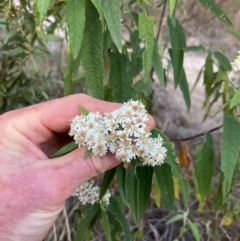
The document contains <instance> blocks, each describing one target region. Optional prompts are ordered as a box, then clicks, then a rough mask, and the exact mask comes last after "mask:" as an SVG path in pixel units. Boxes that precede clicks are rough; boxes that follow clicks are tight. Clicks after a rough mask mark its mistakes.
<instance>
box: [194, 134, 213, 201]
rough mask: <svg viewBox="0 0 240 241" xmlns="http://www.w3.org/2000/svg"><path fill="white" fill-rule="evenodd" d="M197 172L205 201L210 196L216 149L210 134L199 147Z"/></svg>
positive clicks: (206, 135)
mask: <svg viewBox="0 0 240 241" xmlns="http://www.w3.org/2000/svg"><path fill="white" fill-rule="evenodd" d="M195 171H196V178H197V184H198V188H199V192H200V196H201V200H202V201H205V199H206V198H207V197H208V196H209V195H210V191H211V179H212V176H213V172H214V149H213V140H212V136H211V134H210V133H206V134H205V142H204V143H203V144H202V145H200V146H198V147H197V154H196V164H195Z"/></svg>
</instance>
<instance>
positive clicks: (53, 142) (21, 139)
mask: <svg viewBox="0 0 240 241" xmlns="http://www.w3.org/2000/svg"><path fill="white" fill-rule="evenodd" d="M78 104H81V105H82V106H84V107H85V108H86V109H87V110H89V111H99V112H100V113H102V114H104V113H106V112H110V111H113V110H115V109H117V108H119V107H120V106H121V104H118V103H110V102H105V101H100V100H97V99H94V98H92V97H89V96H87V95H83V94H78V95H72V96H69V97H65V98H60V99H55V100H53V101H49V102H45V103H41V104H38V105H34V106H30V107H27V108H23V109H20V110H15V111H10V112H7V113H5V114H3V115H1V116H0V241H6V240H8V241H13V240H14V241H41V240H43V239H44V237H45V236H46V235H47V233H48V231H49V230H50V228H51V227H52V225H53V224H54V222H55V220H56V218H57V215H58V214H59V213H60V212H61V210H62V209H63V207H64V204H65V201H66V199H67V198H68V197H69V196H70V195H71V194H72V192H73V191H74V190H75V189H76V187H78V186H79V185H81V184H82V183H83V182H85V181H86V180H89V179H90V178H92V177H94V176H97V175H99V174H101V173H103V172H105V171H106V170H108V169H111V168H113V167H115V166H117V165H118V164H120V161H119V160H117V159H116V158H115V157H114V156H113V155H110V154H107V155H106V156H104V157H101V158H100V157H98V156H93V155H90V156H89V157H88V158H86V159H84V158H83V156H84V152H85V149H84V148H79V149H76V150H74V151H72V152H71V153H68V154H66V155H64V156H61V157H57V158H53V159H52V158H50V157H51V155H52V154H53V153H54V152H55V151H56V150H58V149H59V148H60V147H61V146H63V145H64V144H65V143H67V142H68V141H70V139H69V138H68V136H67V132H68V130H69V121H70V120H71V118H73V117H74V116H76V115H78V114H79V108H78ZM147 125H148V128H149V129H151V128H153V126H154V120H153V118H152V117H151V116H150V117H149V121H148V123H147Z"/></svg>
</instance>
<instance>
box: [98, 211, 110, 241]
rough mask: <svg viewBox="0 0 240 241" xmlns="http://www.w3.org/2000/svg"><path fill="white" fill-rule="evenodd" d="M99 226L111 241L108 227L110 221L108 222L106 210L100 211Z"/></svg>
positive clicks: (108, 240)
mask: <svg viewBox="0 0 240 241" xmlns="http://www.w3.org/2000/svg"><path fill="white" fill-rule="evenodd" d="M100 223H101V226H102V229H103V232H104V234H105V235H106V238H107V241H112V237H111V232H110V231H111V228H110V226H111V225H110V223H109V219H108V215H107V214H106V211H105V210H103V211H102V220H101V222H100Z"/></svg>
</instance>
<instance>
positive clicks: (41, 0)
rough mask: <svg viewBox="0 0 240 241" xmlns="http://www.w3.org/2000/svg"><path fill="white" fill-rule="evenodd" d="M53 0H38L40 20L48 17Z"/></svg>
mask: <svg viewBox="0 0 240 241" xmlns="http://www.w3.org/2000/svg"><path fill="white" fill-rule="evenodd" d="M51 1H52V0H38V1H37V6H38V11H39V14H40V22H41V23H42V21H43V20H44V18H45V17H46V14H47V10H48V8H49V6H50V3H51Z"/></svg>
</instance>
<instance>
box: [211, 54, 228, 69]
mask: <svg viewBox="0 0 240 241" xmlns="http://www.w3.org/2000/svg"><path fill="white" fill-rule="evenodd" d="M213 55H214V56H215V58H216V59H217V60H218V62H219V65H220V66H222V68H223V69H224V70H225V71H231V70H232V66H231V63H230V62H229V60H228V58H227V57H226V56H225V55H224V54H222V53H220V52H213Z"/></svg>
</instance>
